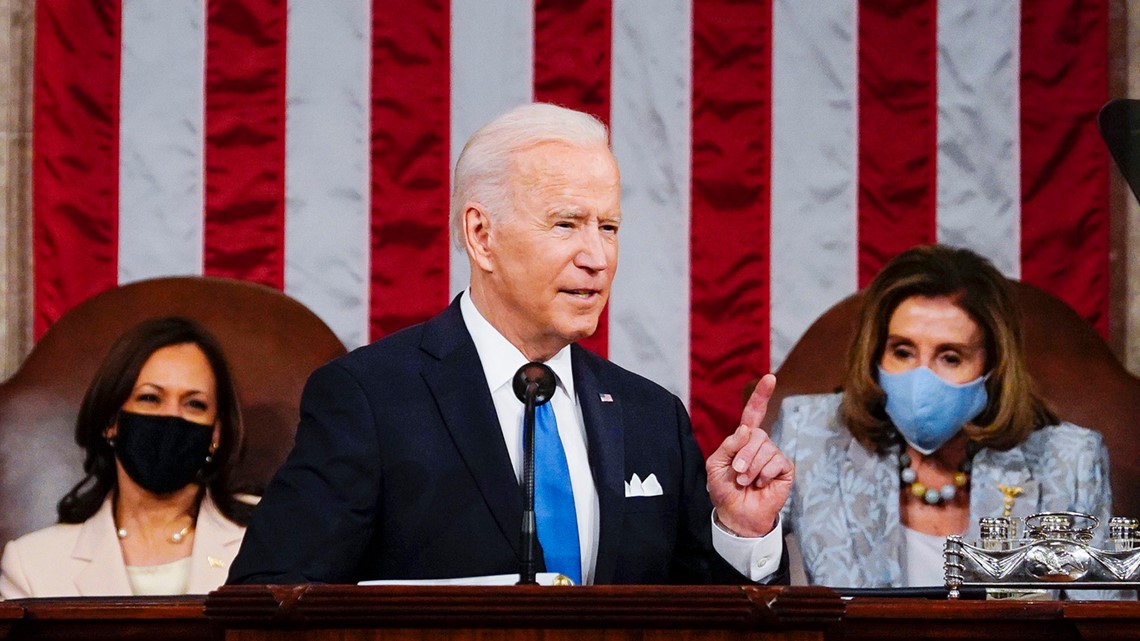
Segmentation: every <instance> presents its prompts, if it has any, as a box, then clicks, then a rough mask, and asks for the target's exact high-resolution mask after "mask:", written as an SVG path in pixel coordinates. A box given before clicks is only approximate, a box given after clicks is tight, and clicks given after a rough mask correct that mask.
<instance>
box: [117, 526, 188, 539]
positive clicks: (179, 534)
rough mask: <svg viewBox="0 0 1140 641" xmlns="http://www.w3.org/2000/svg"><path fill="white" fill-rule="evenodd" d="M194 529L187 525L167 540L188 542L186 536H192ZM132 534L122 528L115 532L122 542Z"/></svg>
mask: <svg viewBox="0 0 1140 641" xmlns="http://www.w3.org/2000/svg"><path fill="white" fill-rule="evenodd" d="M193 529H194V525H193V524H191V525H187V526H186V527H184V528H182V529H181V530H178V531H177V532H175V533H174V534H171V535H170V536H168V537H167V539H166V540H168V541H170V542H171V543H181V542H183V541H185V540H186V535H187V534H190V530H193ZM130 534H131V533H130V532H128V531H127V528H125V527H121V528H119V529H117V530H115V535H116V536H118V537H119V539H120V540H122V539H125V538H127V537H128V536H130Z"/></svg>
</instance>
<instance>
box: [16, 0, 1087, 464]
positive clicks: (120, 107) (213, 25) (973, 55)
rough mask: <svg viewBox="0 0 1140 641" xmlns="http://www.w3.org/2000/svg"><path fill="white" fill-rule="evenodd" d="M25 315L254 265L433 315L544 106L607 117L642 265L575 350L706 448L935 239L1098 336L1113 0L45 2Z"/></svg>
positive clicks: (369, 302)
mask: <svg viewBox="0 0 1140 641" xmlns="http://www.w3.org/2000/svg"><path fill="white" fill-rule="evenodd" d="M36 20H37V24H36V58H35V115H34V169H33V180H34V216H35V220H34V250H33V251H34V270H35V275H34V292H35V294H34V305H35V310H34V317H35V329H36V335H37V336H39V335H41V334H42V333H43V332H44V331H45V330H46V329H47V328H48V327H49V326H50V325H51V323H52V322H53V321H55V320H56V319H58V318H59V317H60V315H61V314H63V313H64V312H66V311H67V310H68V309H70V308H71V307H73V306H75V305H76V304H78V303H79V302H81V301H83V300H84V299H85V298H87V297H89V296H91V295H93V294H95V293H98V292H100V291H103V290H106V289H108V288H111V287H114V286H115V285H116V284H121V283H126V282H130V281H135V280H139V279H145V278H151V277H156V276H163V275H172V274H206V275H211V276H225V277H232V278H239V279H247V280H251V281H256V282H259V283H263V284H266V285H270V286H272V287H276V288H280V289H282V290H284V291H285V292H286V293H288V294H290V295H291V296H293V297H295V298H297V299H299V300H300V301H302V302H303V303H305V304H306V305H308V306H309V307H311V308H312V309H313V310H315V311H316V312H317V313H318V314H319V315H320V316H321V317H322V318H324V320H325V321H326V322H327V323H328V324H329V325H330V326H331V327H332V328H333V329H334V330H335V331H336V332H337V334H338V335H339V336H340V337H341V338H342V339H343V340H344V342H345V343H346V344H347V345H349V346H350V347H354V346H358V345H362V344H364V343H366V342H368V341H369V340H374V339H376V338H379V337H381V336H384V335H386V334H389V333H391V332H393V331H396V330H398V329H400V328H401V327H404V326H406V325H409V324H411V323H414V322H417V321H420V320H423V319H425V318H427V317H429V316H431V315H433V314H434V313H436V312H438V311H439V310H440V309H441V308H443V307H444V306H445V305H446V304H447V302H448V300H449V298H450V296H452V295H453V294H454V293H455V292H457V291H460V290H461V289H462V287H463V286H464V284H465V282H466V278H467V274H468V272H467V270H468V267H467V263H466V259H465V258H464V257H463V256H462V255H460V254H458V253H456V252H454V251H453V250H452V249H451V248H450V246H449V244H448V235H447V209H448V192H449V166H450V165H451V163H452V162H453V160H454V158H455V157H456V155H457V154H458V152H459V149H460V148H461V145H462V144H463V141H464V140H465V139H466V138H467V136H469V135H470V134H471V133H472V132H473V131H474V130H475V129H476V128H477V127H478V126H479V125H481V124H482V123H484V122H486V121H487V120H489V119H490V118H492V117H494V116H495V115H497V114H498V113H500V112H502V111H504V110H506V109H508V108H510V107H511V106H514V105H516V104H519V103H522V102H525V101H530V100H543V101H550V102H556V103H560V104H563V105H567V106H570V107H574V108H578V109H582V110H585V111H588V112H591V113H593V114H595V115H597V116H598V117H600V118H601V119H602V120H604V121H605V122H607V123H608V124H609V125H610V127H611V130H612V135H613V147H614V152H615V153H616V155H617V157H618V160H619V162H620V164H621V167H622V172H623V186H624V194H623V210H624V214H625V223H624V225H623V227H622V232H621V266H620V269H619V270H618V274H617V278H616V280H615V282H614V287H613V293H612V297H611V301H610V304H609V307H608V309H607V312H606V316H605V318H604V319H603V320H604V323H603V325H602V327H601V329H600V330H599V331H598V333H597V335H596V336H594V337H592V338H591V339H590V340H589V341H587V344H588V346H589V347H591V348H592V349H594V350H596V351H598V352H600V353H602V354H605V355H607V356H608V357H609V358H611V359H612V360H614V361H616V362H617V363H619V364H621V365H624V366H626V367H628V368H630V369H632V370H634V371H637V372H639V373H641V374H644V375H645V376H648V377H649V378H651V379H654V380H656V381H658V382H660V383H661V384H662V385H664V386H666V387H668V388H670V389H671V390H673V391H674V392H676V393H677V394H679V395H680V396H681V398H682V399H684V400H685V401H686V403H687V404H688V406H689V408H690V410H691V412H692V414H693V419H694V425H695V429H696V431H697V434H698V439H699V440H700V441H701V444H702V446H704V447H705V448H706V449H707V448H709V447H710V446H711V445H713V444H714V443H715V442H717V441H719V439H720V435H721V434H723V433H724V432H725V431H727V430H730V429H731V428H732V427H733V426H734V425H735V424H736V421H737V420H738V417H739V414H738V411H739V406H740V392H741V388H742V386H743V385H744V384H745V382H746V381H747V380H749V379H751V378H755V377H756V376H758V375H760V374H762V373H763V372H766V371H768V370H770V369H775V368H777V367H778V366H779V364H780V362H781V360H782V359H783V357H784V355H785V354H786V353H787V352H788V351H789V349H790V348H791V346H792V345H793V344H794V343H795V341H796V340H797V338H798V337H799V336H800V334H801V333H802V332H803V330H804V329H806V327H807V326H808V325H809V324H810V323H811V322H812V320H814V319H815V318H816V317H817V316H818V315H819V314H820V313H822V312H823V311H824V310H826V309H827V308H828V307H829V306H831V305H832V304H834V303H835V302H836V301H838V300H840V299H841V298H843V297H844V296H846V295H848V294H850V293H852V292H854V291H855V290H856V289H857V288H859V287H861V286H863V285H865V284H866V283H867V282H868V280H869V279H870V278H871V277H872V276H873V275H874V273H875V272H876V270H877V269H878V268H879V267H880V266H881V265H882V264H883V263H884V262H885V261H886V260H888V259H889V258H890V257H891V256H893V255H895V254H897V253H898V252H899V251H901V250H903V249H905V248H907V247H910V246H912V245H914V244H916V243H924V242H931V241H936V240H937V241H941V242H946V243H951V244H955V245H964V246H968V247H971V248H973V249H975V250H977V251H979V252H981V253H982V254H984V255H986V256H988V257H990V258H991V259H992V260H993V261H994V262H995V263H996V264H997V266H998V267H999V268H1000V269H1001V270H1002V271H1003V272H1005V273H1006V274H1007V275H1009V276H1012V277H1015V278H1021V279H1023V280H1026V281H1028V282H1030V283H1033V284H1036V285H1038V286H1041V287H1044V288H1045V289H1046V290H1049V291H1051V292H1053V293H1054V294H1057V295H1059V296H1060V297H1061V298H1063V299H1064V300H1066V301H1067V302H1069V303H1070V304H1071V305H1072V306H1073V307H1074V308H1075V309H1077V310H1078V311H1079V312H1080V313H1081V314H1082V315H1083V316H1084V317H1086V318H1087V319H1088V320H1089V321H1090V322H1092V323H1093V324H1094V325H1095V326H1096V327H1097V328H1099V329H1100V330H1101V331H1102V332H1104V331H1105V330H1106V328H1107V317H1106V315H1107V311H1108V293H1109V288H1108V251H1109V237H1108V231H1109V225H1108V180H1109V173H1108V172H1109V164H1108V163H1109V161H1108V156H1107V154H1106V153H1105V151H1104V150H1103V147H1102V144H1101V142H1100V140H1099V139H1098V137H1097V133H1096V129H1095V124H1094V120H1095V115H1096V111H1097V109H1098V108H1099V107H1100V106H1101V104H1103V103H1104V102H1105V100H1106V99H1107V85H1108V72H1107V61H1108V24H1107V23H1108V7H1107V0H1050V1H1048V2H1044V1H1041V0H1023V1H1022V2H1020V3H1018V2H1016V1H1014V0H968V1H967V0H954V1H949V0H943V1H936V0H893V1H887V0H867V1H861V2H860V1H856V0H827V1H821V2H814V1H812V2H807V1H804V0H750V1H730V0H537V1H534V0H498V1H490V0H451V1H450V2H449V1H448V0H39V2H38V3H37V14H36Z"/></svg>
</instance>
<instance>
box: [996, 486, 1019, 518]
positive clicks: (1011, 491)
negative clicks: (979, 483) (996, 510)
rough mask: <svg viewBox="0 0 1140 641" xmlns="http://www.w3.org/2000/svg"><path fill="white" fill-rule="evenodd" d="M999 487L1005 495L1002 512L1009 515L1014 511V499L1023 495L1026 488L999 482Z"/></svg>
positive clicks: (1003, 514) (1006, 515)
mask: <svg viewBox="0 0 1140 641" xmlns="http://www.w3.org/2000/svg"><path fill="white" fill-rule="evenodd" d="M997 487H998V490H1000V491H1001V493H1002V496H1004V497H1005V498H1003V499H1002V501H1001V502H1002V513H1001V515H1002V516H1005V517H1008V516H1009V515H1010V514H1011V513H1012V512H1013V501H1014V499H1016V498H1017V497H1019V496H1021V493H1022V492H1024V491H1025V490H1023V489H1022V488H1021V486H1020V485H1002V484H1000V483H999V484H998V486H997Z"/></svg>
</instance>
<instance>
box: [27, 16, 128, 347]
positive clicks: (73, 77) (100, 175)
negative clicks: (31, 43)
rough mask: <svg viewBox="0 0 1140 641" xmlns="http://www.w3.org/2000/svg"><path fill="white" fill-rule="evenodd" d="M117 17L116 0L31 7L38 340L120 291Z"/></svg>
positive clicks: (36, 326)
mask: <svg viewBox="0 0 1140 641" xmlns="http://www.w3.org/2000/svg"><path fill="white" fill-rule="evenodd" d="M121 15H122V7H121V5H120V3H119V0H100V1H99V2H74V1H73V0H40V1H39V2H37V3H36V50H35V81H34V82H35V87H34V90H33V91H34V93H35V95H34V100H35V111H34V115H33V123H32V129H33V133H32V135H33V138H34V140H35V154H34V157H33V160H32V189H33V203H34V205H33V217H34V220H33V223H32V225H33V227H32V230H33V231H32V234H33V239H34V240H33V246H32V255H33V263H34V272H33V274H34V275H33V280H34V283H33V287H34V291H35V293H34V305H35V313H34V316H35V320H34V330H35V337H36V338H37V339H38V338H39V337H40V336H42V335H43V333H44V332H45V331H47V328H48V327H49V326H50V325H51V324H52V323H54V322H55V321H56V320H58V319H59V317H60V316H62V315H63V314H64V313H65V312H67V311H68V310H69V309H71V308H72V307H74V306H75V305H77V304H79V303H81V302H83V301H84V300H86V299H87V298H89V297H90V296H92V295H94V294H97V293H99V292H101V291H104V290H107V289H110V288H112V287H114V286H115V285H116V284H117V283H118V253H119V248H118V237H119V225H118V208H119V182H118V181H119V52H120V49H121V47H120V17H121ZM79 61H82V63H81V64H80V63H79Z"/></svg>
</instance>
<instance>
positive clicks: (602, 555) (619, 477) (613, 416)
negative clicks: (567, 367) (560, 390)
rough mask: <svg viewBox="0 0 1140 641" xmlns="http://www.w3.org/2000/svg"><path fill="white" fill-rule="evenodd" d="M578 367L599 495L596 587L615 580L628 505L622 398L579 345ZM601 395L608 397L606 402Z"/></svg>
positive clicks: (575, 357)
mask: <svg viewBox="0 0 1140 641" xmlns="http://www.w3.org/2000/svg"><path fill="white" fill-rule="evenodd" d="M570 354H571V357H572V362H573V366H574V390H575V392H576V393H577V396H578V403H579V405H580V407H581V408H582V420H583V422H584V423H585V427H586V438H587V439H588V441H587V446H588V450H589V459H590V470H591V472H592V473H593V476H594V485H595V486H596V488H597V492H598V512H599V515H598V516H599V518H598V521H599V526H598V527H599V532H598V559H597V562H596V563H595V565H594V583H595V584H600V583H609V582H611V581H612V580H613V576H614V570H615V567H616V565H617V557H618V551H619V550H620V549H621V533H622V504H623V502H624V501H625V478H624V474H625V439H624V430H623V429H622V419H621V416H622V409H621V402H622V399H621V396H620V394H618V393H617V392H618V391H619V390H614V389H609V388H608V386H607V385H608V381H606V380H605V378H604V374H603V373H602V372H601V369H600V368H595V367H594V365H595V363H594V362H593V361H594V359H595V357H593V356H591V355H590V354H588V353H587V352H586V351H585V350H584V349H583V348H581V347H579V346H578V345H573V346H571V348H570ZM601 394H607V395H608V398H609V399H610V400H608V401H607V402H604V403H603V402H602V400H601Z"/></svg>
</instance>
